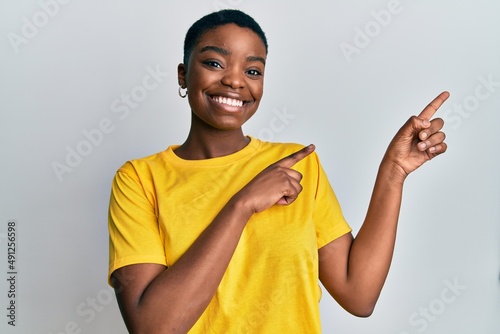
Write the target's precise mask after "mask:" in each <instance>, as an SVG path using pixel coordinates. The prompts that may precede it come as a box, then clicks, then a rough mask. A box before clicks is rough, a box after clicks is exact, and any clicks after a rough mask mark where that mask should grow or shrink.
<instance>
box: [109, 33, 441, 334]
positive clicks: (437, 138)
mask: <svg viewBox="0 0 500 334" xmlns="http://www.w3.org/2000/svg"><path fill="white" fill-rule="evenodd" d="M206 46H215V47H216V48H206ZM259 59H261V60H262V59H264V60H265V49H264V46H263V43H262V42H261V41H260V39H259V38H258V36H257V35H256V34H254V33H253V32H252V31H250V30H249V29H245V28H239V27H237V26H235V25H226V26H221V27H219V28H217V29H214V30H212V31H211V32H210V33H207V34H205V35H203V37H202V38H201V39H200V41H199V43H198V45H197V47H196V49H195V50H194V51H193V54H192V56H191V59H190V62H189V66H188V67H186V66H185V65H184V64H181V65H179V68H178V73H179V84H180V85H182V86H183V87H187V88H188V92H189V95H188V96H189V98H190V105H191V108H192V125H191V130H190V133H189V135H188V138H187V140H186V142H185V143H184V144H183V145H181V146H180V147H179V148H178V149H177V150H176V154H177V155H179V156H180V157H182V158H184V159H207V158H213V157H217V156H223V155H227V154H231V153H234V152H236V151H238V150H240V149H241V148H243V147H244V146H245V145H246V144H247V143H248V139H247V138H246V137H245V136H244V135H243V132H242V129H241V126H242V125H243V124H244V122H246V120H248V119H249V118H250V117H251V116H252V115H253V114H254V113H255V111H256V110H257V106H258V104H259V102H260V99H261V97H262V91H263V89H262V88H263V72H264V65H265V62H262V61H261V60H259ZM257 72H259V73H260V74H257ZM214 96H224V97H231V98H234V99H236V100H239V101H245V103H243V105H242V106H241V107H228V106H225V105H223V104H221V103H218V102H214ZM448 96H449V94H448V93H447V92H444V93H442V94H441V95H439V96H438V97H437V98H436V99H435V100H433V101H432V102H431V104H429V106H428V107H427V108H425V109H424V110H423V111H422V112H421V113H420V114H419V115H418V116H413V117H411V118H410V119H409V120H408V122H407V123H406V124H405V125H403V127H402V128H401V129H400V130H399V132H398V133H397V134H396V136H395V137H394V139H393V140H392V142H391V143H390V145H389V147H388V149H387V151H386V154H385V156H384V158H383V160H382V162H381V164H380V168H379V173H378V176H377V179H376V183H375V186H374V190H373V195H372V199H371V202H370V206H369V208H368V212H367V215H366V219H365V221H364V224H363V226H362V228H361V229H360V231H359V233H358V235H357V236H356V238H354V237H353V236H352V235H351V234H347V235H344V236H342V237H340V238H338V239H336V240H334V241H332V242H331V243H329V244H327V245H326V246H324V247H322V248H321V249H320V250H319V257H320V263H319V267H320V279H321V281H322V282H323V284H324V285H325V287H326V288H327V290H328V291H329V293H330V294H331V295H332V296H333V297H334V298H335V299H336V300H337V301H338V302H339V304H340V305H342V306H343V307H344V308H345V309H346V310H348V311H349V312H351V313H353V314H355V315H358V316H368V315H369V314H371V312H372V311H373V308H374V306H375V303H376V301H377V299H378V296H379V294H380V291H381V289H382V286H383V284H384V281H385V279H386V276H387V273H388V270H389V266H390V262H391V259H392V254H393V249H394V242H395V236H396V227H397V221H398V216H399V210H400V205H401V195H402V188H403V183H404V181H405V179H406V177H407V175H408V174H409V173H411V172H413V171H414V170H415V169H417V168H418V167H419V166H421V165H422V164H423V163H425V162H426V161H428V160H430V159H432V158H434V157H435V156H437V155H439V154H441V153H444V152H445V151H446V144H445V143H444V139H445V135H444V134H443V133H442V132H441V129H442V127H443V121H442V120H441V119H432V120H431V118H432V116H433V115H434V113H435V112H436V110H437V109H438V108H439V107H440V106H441V104H442V103H443V102H444V101H445V100H446V99H447V98H448ZM215 100H217V98H215ZM423 144H425V147H422V145H423ZM314 149H315V148H314V146H313V145H309V146H307V147H305V148H303V149H302V150H300V151H298V152H296V153H294V154H292V155H290V156H288V157H285V158H283V159H281V160H279V161H277V162H275V163H273V164H271V165H269V167H267V168H266V169H264V170H263V171H262V172H261V173H259V174H258V175H257V176H256V177H255V178H254V179H253V180H252V181H251V182H249V183H248V184H247V185H246V186H245V187H244V188H243V189H241V190H240V191H239V192H238V193H236V194H234V196H233V197H232V198H231V200H230V201H229V202H228V203H227V204H226V205H225V206H224V208H223V209H222V210H221V211H220V213H219V214H218V215H217V216H216V218H215V219H214V221H213V222H212V223H211V224H210V225H209V226H208V227H207V229H205V231H204V232H203V233H202V234H201V235H200V236H199V237H198V239H197V240H196V241H195V242H194V243H193V245H192V246H191V247H190V248H189V249H188V250H187V251H186V253H185V254H184V255H183V256H182V257H181V258H180V259H179V260H178V261H177V262H176V263H175V264H174V265H172V266H171V267H169V268H166V267H165V266H161V265H156V264H136V265H130V266H126V267H123V268H120V269H117V270H116V271H115V272H114V273H113V274H112V280H113V282H114V286H115V290H116V294H117V298H118V303H119V305H120V309H121V311H122V314H123V317H124V319H125V322H126V325H127V327H128V329H129V331H130V332H131V333H186V332H187V331H188V330H189V329H190V328H191V327H192V326H193V325H194V323H195V322H196V321H197V319H198V318H199V317H200V316H201V314H202V313H203V311H204V310H205V308H206V307H207V305H208V304H209V303H210V300H211V298H212V297H213V295H214V293H215V291H216V289H217V287H218V285H219V283H220V281H221V279H222V276H223V275H224V272H225V270H226V269H227V266H228V264H229V262H230V261H231V257H232V255H233V253H234V250H235V249H236V246H237V244H238V241H239V239H240V236H241V233H242V232H243V230H244V228H245V225H246V223H247V222H248V220H249V218H250V217H251V216H252V215H253V214H255V213H257V212H261V211H264V210H266V209H268V208H270V207H271V206H273V205H288V204H290V203H292V202H293V201H294V200H295V199H296V198H297V196H299V195H300V192H301V190H302V186H301V185H300V181H301V179H302V175H301V174H300V173H299V172H297V171H295V170H294V169H293V166H294V165H295V164H296V163H297V162H298V161H300V160H302V159H304V158H306V157H307V156H308V155H309V154H311V153H312V152H313V151H314Z"/></svg>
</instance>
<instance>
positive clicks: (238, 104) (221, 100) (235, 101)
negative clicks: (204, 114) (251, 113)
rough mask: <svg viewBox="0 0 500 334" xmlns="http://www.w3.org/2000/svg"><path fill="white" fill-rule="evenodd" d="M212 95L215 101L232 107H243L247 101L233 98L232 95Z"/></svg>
mask: <svg viewBox="0 0 500 334" xmlns="http://www.w3.org/2000/svg"><path fill="white" fill-rule="evenodd" d="M210 97H211V98H212V100H213V101H215V102H217V103H219V104H224V105H227V106H231V107H243V105H244V104H245V103H246V102H245V101H242V100H238V99H233V98H230V97H224V96H210Z"/></svg>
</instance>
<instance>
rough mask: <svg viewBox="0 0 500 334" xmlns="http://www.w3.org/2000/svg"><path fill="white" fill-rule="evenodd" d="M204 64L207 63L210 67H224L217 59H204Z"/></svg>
mask: <svg viewBox="0 0 500 334" xmlns="http://www.w3.org/2000/svg"><path fill="white" fill-rule="evenodd" d="M203 64H205V65H206V66H208V67H215V68H222V65H221V64H220V63H219V62H217V61H215V60H207V61H204V62H203Z"/></svg>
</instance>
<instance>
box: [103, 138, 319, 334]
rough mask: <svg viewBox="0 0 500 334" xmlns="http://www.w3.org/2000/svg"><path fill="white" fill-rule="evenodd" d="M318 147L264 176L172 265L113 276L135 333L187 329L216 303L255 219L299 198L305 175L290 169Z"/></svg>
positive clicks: (268, 170) (139, 268)
mask: <svg viewBox="0 0 500 334" xmlns="http://www.w3.org/2000/svg"><path fill="white" fill-rule="evenodd" d="M313 150H314V147H313V146H309V147H306V148H304V149H302V150H300V151H298V152H296V153H294V154H292V155H290V156H288V157H286V158H284V159H282V160H280V161H278V162H276V163H274V164H272V165H270V166H269V167H268V168H266V169H265V170H263V171H262V172H261V173H260V174H258V175H257V176H256V177H255V178H254V179H253V180H252V181H251V182H250V183H248V184H247V185H246V186H245V187H244V188H243V189H241V190H240V191H239V192H238V193H237V194H235V195H234V196H233V197H232V198H231V200H230V201H229V202H228V203H227V204H226V205H225V206H224V208H223V209H222V210H221V211H220V213H219V214H218V215H217V216H216V218H215V219H214V221H213V222H212V223H211V224H210V225H209V226H208V227H207V228H206V229H205V231H203V233H202V234H201V235H200V236H199V237H198V239H197V240H196V241H195V242H194V243H193V245H192V246H191V247H190V248H189V249H188V250H187V251H186V252H185V253H184V254H183V255H182V256H181V257H180V259H179V260H178V261H177V262H176V263H175V264H174V265H172V266H171V267H169V268H168V269H167V268H166V267H164V266H162V265H156V264H136V265H130V266H126V267H122V268H120V269H117V270H116V271H115V272H114V273H113V275H112V280H113V284H114V287H115V291H116V295H117V299H118V303H119V306H120V310H121V312H122V315H123V317H124V320H125V323H126V325H127V328H128V329H129V331H130V332H131V333H185V332H187V331H188V330H189V329H190V328H191V327H192V326H193V325H194V323H195V322H196V321H197V319H198V318H199V317H200V316H201V314H202V313H203V311H204V310H205V308H206V307H207V306H208V304H209V303H210V300H211V299H212V297H213V295H214V293H215V291H216V289H217V287H218V286H219V283H220V281H221V279H222V277H223V275H224V272H225V271H226V268H227V266H228V264H229V262H230V260H231V257H232V255H233V253H234V251H235V249H236V246H237V244H238V241H239V238H240V236H241V233H242V232H243V229H244V227H245V225H246V223H247V222H248V220H249V219H250V217H251V216H252V215H253V214H254V213H257V212H261V211H263V210H265V209H267V208H269V207H270V206H272V205H274V204H282V205H287V204H290V203H292V202H293V201H294V200H295V198H296V197H297V196H298V194H299V193H300V191H301V190H302V187H301V185H300V180H301V178H302V176H301V175H300V173H298V172H297V171H295V170H292V169H290V167H291V166H293V165H294V164H295V163H296V162H298V161H300V160H302V159H303V158H304V157H305V156H307V155H309V154H310V153H311V152H312V151H313ZM120 278H121V279H120Z"/></svg>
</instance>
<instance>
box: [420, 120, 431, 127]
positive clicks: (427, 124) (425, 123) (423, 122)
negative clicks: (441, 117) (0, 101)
mask: <svg viewBox="0 0 500 334" xmlns="http://www.w3.org/2000/svg"><path fill="white" fill-rule="evenodd" d="M422 125H423V126H429V125H431V122H429V121H428V120H426V119H424V120H423V121H422Z"/></svg>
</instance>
